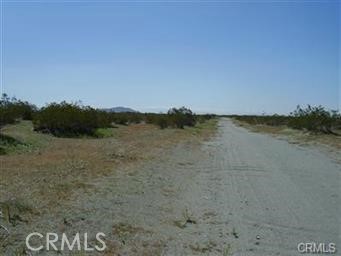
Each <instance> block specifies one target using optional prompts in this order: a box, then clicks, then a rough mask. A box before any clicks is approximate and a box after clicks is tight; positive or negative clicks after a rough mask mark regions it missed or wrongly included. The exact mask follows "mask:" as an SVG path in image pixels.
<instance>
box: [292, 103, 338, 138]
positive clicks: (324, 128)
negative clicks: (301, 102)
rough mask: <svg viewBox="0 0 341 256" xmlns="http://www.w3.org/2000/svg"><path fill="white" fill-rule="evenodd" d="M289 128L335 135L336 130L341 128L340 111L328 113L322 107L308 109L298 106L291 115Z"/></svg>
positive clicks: (308, 107)
mask: <svg viewBox="0 0 341 256" xmlns="http://www.w3.org/2000/svg"><path fill="white" fill-rule="evenodd" d="M291 116H292V118H291V120H290V122H289V123H288V126H290V127H292V128H295V129H306V130H308V131H313V132H322V133H333V129H334V128H339V127H340V114H339V113H338V111H328V110H326V109H325V108H323V107H322V106H318V107H312V106H310V105H308V106H307V107H306V108H301V107H300V106H297V108H296V110H295V111H294V112H292V113H291Z"/></svg>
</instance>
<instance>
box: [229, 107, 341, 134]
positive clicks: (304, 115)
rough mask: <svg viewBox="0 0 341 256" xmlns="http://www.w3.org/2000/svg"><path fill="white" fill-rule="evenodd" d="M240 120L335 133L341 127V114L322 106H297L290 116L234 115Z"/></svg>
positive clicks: (254, 123) (255, 123)
mask: <svg viewBox="0 0 341 256" xmlns="http://www.w3.org/2000/svg"><path fill="white" fill-rule="evenodd" d="M232 117H234V118H235V119H237V120H239V121H244V122H247V123H249V124H252V125H258V124H262V125H269V126H288V127H290V128H293V129H299V130H307V131H311V132H315V133H324V134H335V135H337V133H336V132H335V131H337V130H339V129H340V128H341V115H340V113H339V112H338V111H333V110H332V111H328V110H326V109H325V108H324V107H322V106H318V107H312V106H310V105H308V106H307V107H306V108H301V107H300V106H297V108H296V110H295V111H293V112H292V113H290V115H288V116H284V115H276V114H275V115H262V116H256V115H245V116H232Z"/></svg>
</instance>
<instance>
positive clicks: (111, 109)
mask: <svg viewBox="0 0 341 256" xmlns="http://www.w3.org/2000/svg"><path fill="white" fill-rule="evenodd" d="M103 110H104V111H107V112H113V113H124V112H125V113H127V112H129V113H136V112H138V111H136V110H134V109H131V108H126V107H114V108H104V109H103Z"/></svg>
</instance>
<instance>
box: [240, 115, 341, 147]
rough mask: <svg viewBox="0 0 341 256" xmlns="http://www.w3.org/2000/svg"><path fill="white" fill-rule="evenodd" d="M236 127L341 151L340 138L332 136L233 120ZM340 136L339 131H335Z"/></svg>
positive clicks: (293, 141) (296, 142)
mask: <svg viewBox="0 0 341 256" xmlns="http://www.w3.org/2000/svg"><path fill="white" fill-rule="evenodd" d="M233 121H234V122H235V123H236V124H237V125H239V126H241V127H244V128H246V129H248V130H251V131H253V132H260V133H268V134H271V135H273V136H276V137H282V138H283V137H284V138H286V139H287V140H288V141H289V142H291V143H294V144H301V145H322V146H327V147H329V148H330V149H331V150H332V151H334V150H336V151H339V150H341V136H335V135H333V134H319V133H312V132H307V131H300V130H294V129H291V128H288V127H287V126H269V125H251V124H248V123H246V122H242V121H238V120H235V119H234V120H233ZM337 132H338V133H339V134H341V132H340V131H337Z"/></svg>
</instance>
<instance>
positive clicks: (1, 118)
mask: <svg viewBox="0 0 341 256" xmlns="http://www.w3.org/2000/svg"><path fill="white" fill-rule="evenodd" d="M35 111H36V107H35V106H34V105H32V104H30V103H28V102H27V101H21V100H17V99H16V98H9V97H8V96H7V94H3V95H2V97H1V99H0V127H2V126H4V125H6V124H11V123H14V122H15V121H16V120H17V119H24V120H32V118H33V114H34V113H35Z"/></svg>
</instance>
